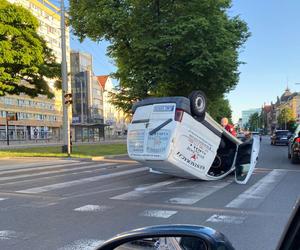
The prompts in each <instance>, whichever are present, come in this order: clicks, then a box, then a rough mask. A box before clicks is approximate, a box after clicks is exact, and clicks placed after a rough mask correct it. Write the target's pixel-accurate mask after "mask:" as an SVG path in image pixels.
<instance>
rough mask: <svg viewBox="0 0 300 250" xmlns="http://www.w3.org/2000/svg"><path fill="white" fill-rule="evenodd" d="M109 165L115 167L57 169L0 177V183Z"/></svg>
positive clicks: (92, 166)
mask: <svg viewBox="0 0 300 250" xmlns="http://www.w3.org/2000/svg"><path fill="white" fill-rule="evenodd" d="M111 165H115V163H104V164H97V165H88V166H80V167H78V166H76V167H74V166H72V167H68V168H62V169H58V170H56V171H46V172H40V173H36V174H22V175H16V176H7V177H0V181H7V180H17V179H22V178H27V177H37V176H43V175H48V174H56V173H69V172H73V171H76V170H84V169H90V168H99V167H107V166H111ZM50 170H51V168H50ZM61 176H62V175H61Z"/></svg>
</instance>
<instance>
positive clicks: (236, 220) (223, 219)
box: [206, 214, 246, 224]
mask: <svg viewBox="0 0 300 250" xmlns="http://www.w3.org/2000/svg"><path fill="white" fill-rule="evenodd" d="M245 219H246V217H241V216H231V215H218V214H214V215H212V216H211V217H209V218H208V219H207V220H206V222H214V223H228V224H242V223H243V222H244V221H245Z"/></svg>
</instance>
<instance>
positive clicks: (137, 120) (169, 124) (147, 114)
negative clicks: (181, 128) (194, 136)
mask: <svg viewBox="0 0 300 250" xmlns="http://www.w3.org/2000/svg"><path fill="white" fill-rule="evenodd" d="M175 110H176V104H175V103H159V104H153V105H146V106H141V107H138V108H137V109H136V111H135V113H134V115H133V119H132V122H131V124H130V125H129V127H128V136H127V149H128V154H129V156H130V157H131V158H133V159H137V160H165V159H166V158H167V157H168V155H169V151H170V144H171V139H172V136H173V134H174V130H175V127H176V122H175V121H174V116H175Z"/></svg>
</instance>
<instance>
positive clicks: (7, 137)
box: [5, 111, 9, 146]
mask: <svg viewBox="0 0 300 250" xmlns="http://www.w3.org/2000/svg"><path fill="white" fill-rule="evenodd" d="M5 118H6V119H5V120H6V127H5V131H6V144H7V146H9V127H8V112H7V111H6V113H5Z"/></svg>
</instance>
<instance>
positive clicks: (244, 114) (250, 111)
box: [242, 108, 261, 127]
mask: <svg viewBox="0 0 300 250" xmlns="http://www.w3.org/2000/svg"><path fill="white" fill-rule="evenodd" d="M260 112H261V109H260V108H256V109H247V110H243V111H242V121H243V127H245V126H246V125H247V123H248V121H249V118H250V116H251V115H252V114H255V113H259V114H260Z"/></svg>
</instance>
